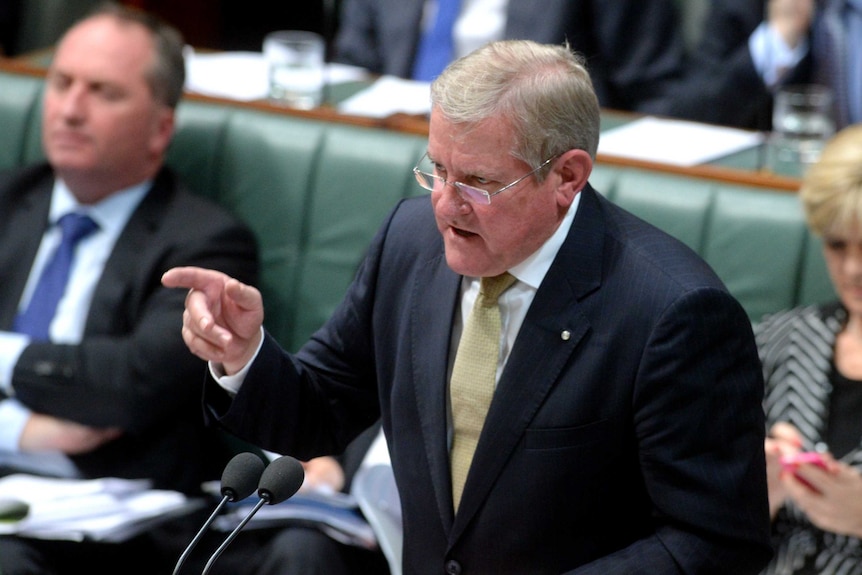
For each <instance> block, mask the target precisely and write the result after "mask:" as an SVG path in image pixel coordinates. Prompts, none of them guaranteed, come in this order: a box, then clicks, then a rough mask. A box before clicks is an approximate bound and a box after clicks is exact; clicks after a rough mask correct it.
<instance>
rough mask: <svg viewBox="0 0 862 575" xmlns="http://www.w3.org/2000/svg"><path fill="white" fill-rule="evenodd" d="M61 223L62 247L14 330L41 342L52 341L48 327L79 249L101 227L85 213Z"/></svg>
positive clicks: (43, 273)
mask: <svg viewBox="0 0 862 575" xmlns="http://www.w3.org/2000/svg"><path fill="white" fill-rule="evenodd" d="M58 223H59V224H60V228H61V229H62V231H63V239H62V241H61V242H60V246H59V247H58V248H57V251H56V252H54V255H53V256H52V257H51V259H50V260H49V261H48V263H47V264H46V266H45V269H44V270H42V275H41V276H40V277H39V283H37V284H36V288H35V289H34V290H33V296H32V297H31V298H30V303H29V304H28V306H27V309H26V310H24V311H23V312H22V313H21V314H19V315H18V317H17V318H15V325H14V327H13V329H14V330H15V331H16V332H18V333H23V334H27V335H29V336H30V337H31V338H33V339H34V340H37V341H47V340H48V339H49V337H48V328H49V327H50V326H51V321H52V320H53V319H54V313H55V312H56V311H57V304H58V303H60V299H61V298H62V297H63V292H65V291H66V282H68V280H69V270H70V269H71V267H72V258H73V257H74V255H75V246H76V245H77V243H78V242H79V241H80V240H81V239H83V238H84V237H86V236H87V235H89V234H91V233H93V232H94V231H96V229H98V227H99V226H98V225H97V224H96V222H94V221H93V220H92V219H91V218H90V216H86V215H82V214H66V215H65V216H63V217H62V218H60V221H59V222H58Z"/></svg>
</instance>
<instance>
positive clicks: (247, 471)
mask: <svg viewBox="0 0 862 575" xmlns="http://www.w3.org/2000/svg"><path fill="white" fill-rule="evenodd" d="M264 467H265V466H264V463H263V460H262V459H261V458H260V457H258V456H257V455H255V454H254V453H250V452H247V451H246V452H244V453H238V454H236V455H234V456H233V458H232V459H231V460H230V461H228V463H227V465H226V466H225V468H224V471H223V472H222V475H221V494H222V496H223V497H227V498H228V501H239V500H240V499H245V498H246V497H248V496H249V495H251V494H252V493H254V491H255V489H256V488H257V485H258V482H259V481H260V477H261V475H262V474H263V470H264Z"/></svg>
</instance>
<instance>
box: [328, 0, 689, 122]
mask: <svg viewBox="0 0 862 575" xmlns="http://www.w3.org/2000/svg"><path fill="white" fill-rule="evenodd" d="M435 27H436V28H435ZM426 38H427V41H426ZM500 39H525V40H534V41H537V42H540V43H550V44H562V43H563V42H565V41H568V42H569V44H570V45H571V48H572V49H573V50H575V51H576V52H580V53H581V54H583V55H584V56H585V57H586V58H587V65H588V67H589V69H590V74H591V76H592V79H593V84H594V86H595V89H596V93H597V94H598V97H599V104H600V105H601V106H603V107H606V108H616V109H621V110H638V111H644V112H649V111H651V110H653V109H655V106H656V105H657V103H658V102H657V100H658V99H659V98H660V97H661V96H662V95H663V94H665V93H666V92H667V86H666V85H667V83H668V82H669V81H670V79H671V78H673V77H674V76H676V75H677V74H678V73H680V71H681V67H682V65H683V55H684V42H683V37H682V33H681V27H680V24H679V18H678V14H677V7H676V3H675V2H674V1H673V0H614V1H612V2H608V1H607V0H492V1H477V0H463V1H462V0H454V3H453V1H452V0H343V2H342V5H341V15H340V19H339V25H338V31H337V33H336V37H335V46H334V59H335V60H336V61H339V62H343V63H347V64H353V65H356V66H361V67H363V68H367V69H368V70H370V71H372V72H374V73H377V74H389V75H393V76H399V77H402V78H414V79H418V80H423V81H431V80H433V78H434V77H435V76H436V75H438V74H439V73H440V71H442V69H443V67H444V66H445V65H446V64H448V63H449V62H450V61H451V60H453V59H455V58H458V57H460V56H463V55H465V54H467V53H469V52H472V51H473V50H475V49H476V48H478V47H480V46H482V45H483V44H485V43H487V42H489V41H492V40H500ZM426 42H427V45H428V49H427V51H426V48H425V47H424V46H425V44H426ZM441 49H442V50H443V52H442V54H440V53H436V51H437V50H441ZM429 52H435V53H429ZM426 58H427V59H426ZM429 61H430V62H433V63H431V64H425V62H429Z"/></svg>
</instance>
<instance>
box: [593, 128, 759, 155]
mask: <svg viewBox="0 0 862 575" xmlns="http://www.w3.org/2000/svg"><path fill="white" fill-rule="evenodd" d="M763 138H764V135H763V134H762V133H760V132H750V131H747V130H740V129H737V128H728V127H723V126H714V125H711V124H701V123H697V122H689V121H685V120H673V119H665V118H656V117H653V116H646V117H643V118H639V119H637V120H634V121H632V122H629V123H628V124H624V125H622V126H619V127H617V128H612V129H610V130H607V131H605V132H602V134H601V136H600V138H599V153H600V154H605V155H608V156H618V157H623V158H631V159H635V160H644V161H648V162H658V163H661V164H671V165H675V166H696V165H698V164H704V163H707V162H711V161H713V160H716V159H718V158H722V157H724V156H727V155H729V154H733V153H735V152H740V151H742V150H745V149H748V148H752V147H754V146H757V145H759V144H760V143H762V142H763Z"/></svg>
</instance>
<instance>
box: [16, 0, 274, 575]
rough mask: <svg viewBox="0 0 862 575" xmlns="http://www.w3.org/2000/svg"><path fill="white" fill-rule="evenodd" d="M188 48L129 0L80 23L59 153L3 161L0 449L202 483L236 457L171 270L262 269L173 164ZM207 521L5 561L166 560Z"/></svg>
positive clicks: (148, 563) (42, 568) (45, 570)
mask: <svg viewBox="0 0 862 575" xmlns="http://www.w3.org/2000/svg"><path fill="white" fill-rule="evenodd" d="M182 50H183V39H182V37H181V36H180V34H179V33H178V32H177V31H176V30H175V29H173V28H171V27H168V26H166V25H165V24H164V23H163V22H161V21H158V20H156V19H155V18H152V17H151V16H149V15H147V14H144V13H141V12H138V11H135V10H131V9H127V8H124V7H122V6H120V5H118V4H109V5H106V6H105V7H100V8H99V10H98V11H97V12H95V13H94V14H92V15H90V16H88V17H87V18H85V19H84V20H82V21H80V22H78V23H77V24H75V25H74V26H73V27H72V28H71V29H70V30H69V31H68V32H67V33H66V34H65V35H64V36H63V38H62V39H61V41H60V42H59V44H58V46H57V49H56V52H55V54H54V56H53V58H52V62H51V65H50V68H49V70H48V72H47V76H46V82H45V89H44V100H43V106H42V144H43V148H44V151H45V155H46V157H47V160H48V161H47V162H43V163H39V164H37V165H34V166H28V167H25V168H22V169H18V170H14V171H11V172H7V173H4V174H2V175H0V453H5V454H7V455H9V456H10V457H9V458H8V459H11V460H12V461H13V462H17V463H18V464H19V465H25V470H32V469H34V468H35V469H36V470H37V471H40V472H42V471H45V472H46V473H47V472H56V471H59V470H63V471H64V472H65V473H68V474H69V475H72V476H76V477H81V478H86V479H91V478H98V477H122V478H131V479H138V478H141V479H149V480H151V481H152V484H153V486H154V487H156V488H160V489H173V490H177V491H181V492H184V493H186V494H190V495H195V494H199V493H200V490H201V483H202V482H203V481H204V480H208V479H217V478H218V477H220V475H221V472H222V469H223V467H224V465H225V463H226V462H227V460H228V457H229V456H230V454H229V453H228V451H227V449H224V448H223V447H224V446H223V444H222V442H221V441H220V438H219V437H218V436H217V435H215V434H214V432H213V431H212V430H207V429H205V428H204V425H203V418H202V415H201V410H200V403H199V402H200V390H201V374H202V372H203V370H204V369H205V367H204V363H203V362H202V361H200V360H199V359H198V358H196V357H194V356H193V355H192V354H190V353H189V352H188V350H187V349H186V346H185V345H184V343H183V340H182V337H181V336H180V333H179V331H178V330H179V326H180V320H179V318H180V316H181V314H182V309H183V301H184V299H185V296H184V294H182V293H180V292H178V291H176V290H168V289H165V288H164V287H162V286H161V283H160V279H161V275H162V274H163V273H164V271H165V270H167V269H168V268H170V267H173V266H176V265H179V264H183V265H189V264H197V265H211V266H215V267H217V268H219V269H222V270H225V271H228V270H230V271H231V272H232V273H236V274H239V275H241V276H242V277H245V278H247V279H248V281H251V282H254V281H256V276H257V267H258V266H257V249H256V245H255V239H254V237H253V236H252V234H251V232H250V231H249V230H248V229H247V228H246V227H245V226H243V225H242V224H240V223H239V222H238V221H237V220H236V219H235V218H233V217H231V216H230V215H229V214H228V213H227V212H226V211H224V210H223V209H221V208H218V207H217V206H215V205H213V204H211V203H209V202H207V201H205V200H203V199H202V198H200V197H197V196H195V195H193V194H191V193H190V192H188V191H186V190H185V189H184V188H183V186H182V184H181V183H180V182H179V181H178V180H177V178H176V177H175V175H174V173H173V172H172V171H171V170H170V169H169V168H167V167H165V166H164V163H163V162H164V158H165V152H166V150H167V148H168V146H169V144H170V142H171V139H172V137H173V134H174V129H175V111H176V106H177V104H178V102H179V100H180V98H181V96H182V90H183V84H184V78H185V68H184V62H183V55H182ZM75 241H76V243H75ZM48 459H50V461H51V467H50V470H48V469H46V468H45V467H44V464H45V463H46V460H48ZM37 463H38V465H37ZM10 467H11V468H10V469H6V470H5V471H7V472H8V471H16V467H15V466H14V465H10ZM201 523H202V521H201V520H200V519H199V518H197V517H184V518H181V519H178V520H172V521H168V522H166V523H164V524H162V525H159V526H156V527H153V528H152V529H150V530H149V531H148V532H147V533H146V534H144V535H142V536H140V537H136V538H134V539H131V540H128V541H126V542H124V543H121V544H112V543H92V542H73V541H47V540H39V539H26V538H23V537H21V538H19V537H13V536H3V537H0V571H2V573H3V575H24V574H27V575H30V574H33V573H39V574H43V575H51V574H59V573H92V574H102V573H104V574H109V573H110V574H116V573H142V574H149V575H152V574H153V573H169V572H170V570H171V569H172V568H173V566H174V564H175V562H176V560H177V558H178V556H179V554H180V552H181V551H182V549H183V547H184V546H185V544H186V542H187V541H189V540H190V539H191V538H192V536H193V535H194V533H195V532H196V531H197V529H198V528H199V526H200V524H201Z"/></svg>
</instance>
